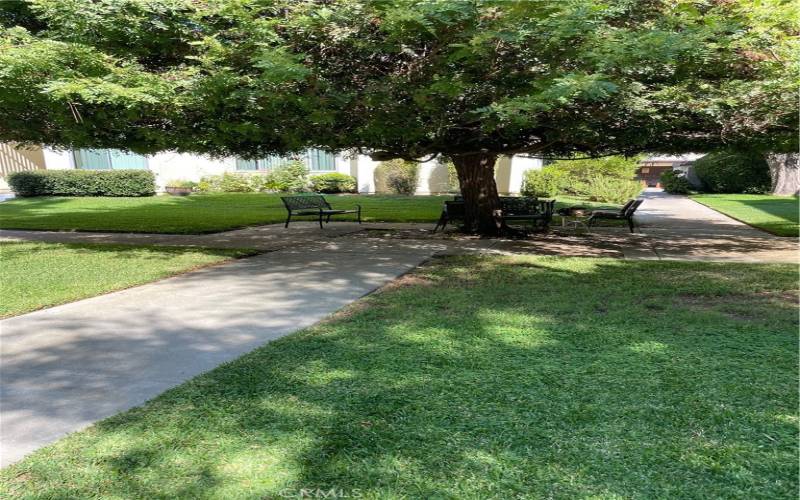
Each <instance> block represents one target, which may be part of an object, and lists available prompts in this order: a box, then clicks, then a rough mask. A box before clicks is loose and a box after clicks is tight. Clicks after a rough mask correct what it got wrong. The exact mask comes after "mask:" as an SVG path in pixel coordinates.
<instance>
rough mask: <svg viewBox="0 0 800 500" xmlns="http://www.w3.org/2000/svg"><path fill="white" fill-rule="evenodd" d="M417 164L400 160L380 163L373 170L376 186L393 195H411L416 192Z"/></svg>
mask: <svg viewBox="0 0 800 500" xmlns="http://www.w3.org/2000/svg"><path fill="white" fill-rule="evenodd" d="M418 173H419V164H417V163H414V162H410V161H405V160H401V159H396V160H389V161H384V162H381V164H380V165H378V167H377V168H376V169H375V176H376V184H378V185H379V186H381V187H383V188H384V189H386V190H388V191H389V192H392V193H394V194H405V195H412V194H414V193H415V192H416V191H417V175H418Z"/></svg>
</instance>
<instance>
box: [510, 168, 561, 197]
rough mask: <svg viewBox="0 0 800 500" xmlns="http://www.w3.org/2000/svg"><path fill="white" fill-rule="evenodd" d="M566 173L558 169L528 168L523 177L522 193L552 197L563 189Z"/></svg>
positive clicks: (524, 194)
mask: <svg viewBox="0 0 800 500" xmlns="http://www.w3.org/2000/svg"><path fill="white" fill-rule="evenodd" d="M563 182H564V175H563V174H562V173H561V172H558V171H556V170H551V169H548V168H544V169H542V170H527V171H526V172H525V174H524V176H523V179H522V190H521V192H522V195H523V196H533V197H538V198H552V197H553V196H555V195H557V194H558V193H560V192H561V191H562V187H563Z"/></svg>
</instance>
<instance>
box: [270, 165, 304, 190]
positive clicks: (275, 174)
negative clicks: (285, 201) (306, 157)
mask: <svg viewBox="0 0 800 500" xmlns="http://www.w3.org/2000/svg"><path fill="white" fill-rule="evenodd" d="M266 187H267V190H268V191H277V192H280V193H297V192H301V191H306V190H307V188H308V168H307V167H306V166H305V164H303V162H299V161H292V162H289V163H286V164H284V165H281V166H280V167H276V168H275V169H274V170H273V171H271V172H270V173H269V174H267V180H266Z"/></svg>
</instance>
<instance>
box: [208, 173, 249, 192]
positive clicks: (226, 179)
mask: <svg viewBox="0 0 800 500" xmlns="http://www.w3.org/2000/svg"><path fill="white" fill-rule="evenodd" d="M197 190H198V191H200V192H202V193H248V192H251V191H253V188H252V187H251V185H250V179H249V176H248V175H244V174H232V173H228V172H226V173H224V174H222V175H207V176H205V177H203V178H202V179H200V182H199V183H198V184H197Z"/></svg>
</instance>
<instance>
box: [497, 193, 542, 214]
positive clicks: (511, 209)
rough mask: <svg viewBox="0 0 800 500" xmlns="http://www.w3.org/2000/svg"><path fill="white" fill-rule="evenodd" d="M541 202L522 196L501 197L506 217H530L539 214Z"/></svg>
mask: <svg viewBox="0 0 800 500" xmlns="http://www.w3.org/2000/svg"><path fill="white" fill-rule="evenodd" d="M539 206H540V203H539V200H538V199H536V198H527V197H521V196H501V197H500V207H501V208H502V209H503V213H504V214H505V215H529V214H535V213H538V212H539Z"/></svg>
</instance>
